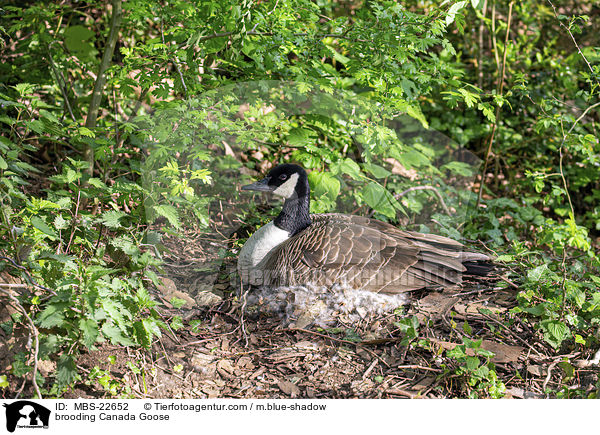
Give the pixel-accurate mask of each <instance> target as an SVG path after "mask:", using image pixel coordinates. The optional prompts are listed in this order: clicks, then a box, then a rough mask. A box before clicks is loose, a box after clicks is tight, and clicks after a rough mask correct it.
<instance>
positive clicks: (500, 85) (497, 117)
mask: <svg viewBox="0 0 600 435" xmlns="http://www.w3.org/2000/svg"><path fill="white" fill-rule="evenodd" d="M513 4H514V2H510V4H509V6H508V21H507V23H506V35H505V36H504V55H503V56H502V73H501V75H500V82H499V83H498V95H500V96H502V91H503V89H504V75H505V73H506V55H507V53H508V49H507V47H508V36H509V34H510V22H511V20H512V8H513ZM499 118H500V105H498V106H496V119H495V120H494V125H493V126H492V134H490V141H489V143H488V148H487V152H486V154H485V163H484V165H483V172H482V173H481V182H480V183H479V194H478V195H477V208H479V206H480V205H481V197H482V195H483V186H485V175H486V173H487V169H488V165H489V161H490V155H491V154H492V144H493V143H494V136H495V134H496V128H497V126H498V119H499Z"/></svg>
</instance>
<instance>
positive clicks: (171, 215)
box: [153, 204, 181, 228]
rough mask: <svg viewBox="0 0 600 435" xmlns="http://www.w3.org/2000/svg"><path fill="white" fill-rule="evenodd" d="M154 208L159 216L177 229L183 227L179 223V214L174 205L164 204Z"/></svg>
mask: <svg viewBox="0 0 600 435" xmlns="http://www.w3.org/2000/svg"><path fill="white" fill-rule="evenodd" d="M153 208H154V211H155V212H156V213H157V214H158V215H159V216H162V217H164V218H166V219H167V220H168V221H169V223H170V224H171V225H173V226H174V227H175V228H180V227H181V223H179V214H178V213H177V209H176V208H175V207H173V206H172V205H167V204H163V205H155V206H154V207H153Z"/></svg>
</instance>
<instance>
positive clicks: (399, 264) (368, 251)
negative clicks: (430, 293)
mask: <svg viewBox="0 0 600 435" xmlns="http://www.w3.org/2000/svg"><path fill="white" fill-rule="evenodd" d="M311 218H312V224H311V225H310V226H309V227H308V228H307V229H305V230H303V231H301V232H299V233H298V234H296V235H294V236H293V237H291V238H289V239H288V240H286V241H285V242H283V243H281V244H280V245H278V246H277V247H276V248H274V249H273V250H271V251H270V252H269V253H268V254H267V255H266V256H265V258H264V259H263V260H262V261H261V262H260V263H259V265H258V267H259V268H260V269H261V270H262V271H264V272H265V273H264V275H263V277H264V278H263V282H262V284H263V285H270V286H282V285H305V284H307V283H310V284H313V285H326V286H330V285H333V284H340V285H345V286H348V287H351V288H360V289H363V290H368V291H373V292H378V293H386V294H395V293H401V292H405V291H410V290H416V289H420V288H424V287H432V286H450V285H454V284H459V283H460V282H461V277H462V274H463V273H464V272H466V271H467V268H466V267H465V266H464V265H463V262H465V261H486V260H489V258H488V257H487V256H485V255H483V254H477V253H471V252H463V251H462V249H463V245H462V244H461V243H459V242H456V241H454V240H451V239H448V238H446V237H442V236H437V235H434V234H421V233H415V232H411V231H402V230H400V229H398V228H396V227H394V226H393V225H390V224H388V223H385V222H381V221H378V220H375V219H369V218H365V217H361V216H352V215H344V214H335V213H332V214H320V215H311Z"/></svg>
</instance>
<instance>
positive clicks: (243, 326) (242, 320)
mask: <svg viewBox="0 0 600 435" xmlns="http://www.w3.org/2000/svg"><path fill="white" fill-rule="evenodd" d="M240 289H241V291H242V307H241V309H240V311H241V312H240V328H241V329H242V334H243V335H244V347H246V348H247V347H248V333H247V332H246V323H245V322H246V319H245V317H244V312H245V310H246V304H247V303H248V298H247V296H248V292H249V291H250V286H249V285H248V289H247V290H246V291H244V284H243V283H240Z"/></svg>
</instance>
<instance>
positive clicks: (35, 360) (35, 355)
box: [0, 287, 42, 399]
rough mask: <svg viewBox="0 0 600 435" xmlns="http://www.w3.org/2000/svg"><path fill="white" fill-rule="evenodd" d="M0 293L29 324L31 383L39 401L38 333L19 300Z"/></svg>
mask: <svg viewBox="0 0 600 435" xmlns="http://www.w3.org/2000/svg"><path fill="white" fill-rule="evenodd" d="M0 292H2V293H4V294H5V295H6V296H8V298H9V299H10V300H11V301H12V302H13V304H15V306H16V307H17V308H18V309H19V311H21V313H23V315H24V316H25V318H26V319H27V323H28V324H29V328H30V329H31V333H32V334H33V343H34V344H33V373H32V374H31V381H32V383H33V388H34V389H35V392H36V394H37V396H38V398H39V399H41V398H42V393H41V392H40V387H39V386H38V384H37V379H36V378H37V372H38V353H39V350H40V338H39V332H38V330H37V328H36V327H35V324H34V323H33V320H31V317H30V316H29V314H27V310H26V309H25V307H23V305H21V303H20V302H19V300H18V299H17V298H16V297H14V296H13V294H12V293H11V292H10V291H9V290H4V289H3V288H1V287H0Z"/></svg>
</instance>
